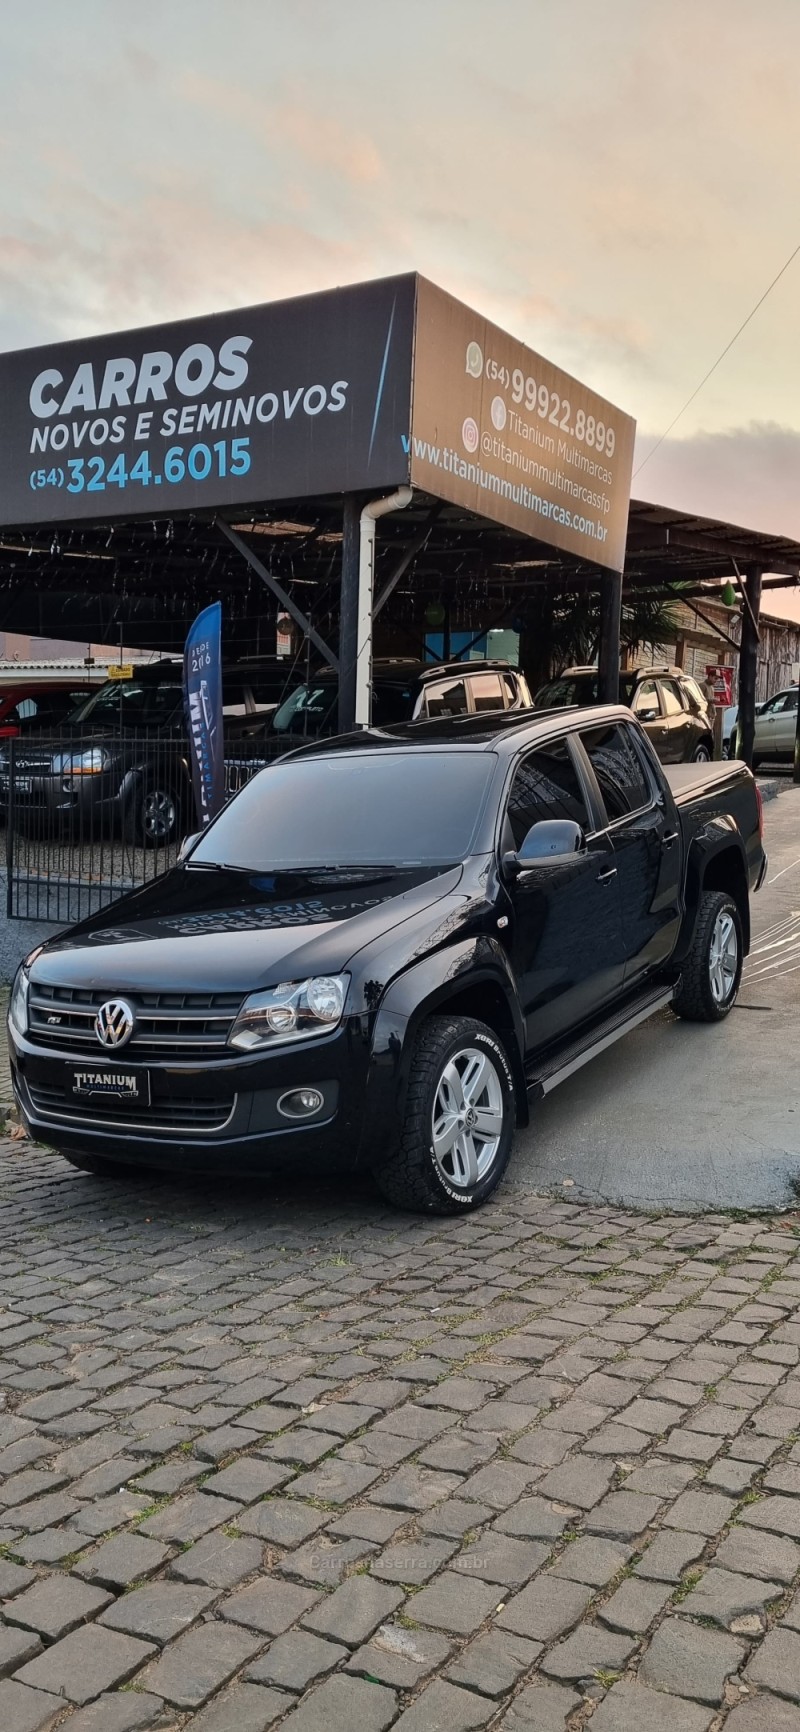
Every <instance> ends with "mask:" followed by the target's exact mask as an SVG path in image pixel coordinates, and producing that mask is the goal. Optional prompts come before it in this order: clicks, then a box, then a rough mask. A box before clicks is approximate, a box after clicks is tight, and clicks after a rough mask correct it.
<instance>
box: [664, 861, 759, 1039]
mask: <svg viewBox="0 0 800 1732" xmlns="http://www.w3.org/2000/svg"><path fill="white" fill-rule="evenodd" d="M743 960H744V947H743V943H742V920H741V915H740V913H739V910H738V908H737V906H736V903H735V902H734V900H733V897H732V896H729V895H728V894H727V892H726V891H725V890H704V891H703V894H702V896H701V897H700V904H699V907H698V910H697V919H696V921H695V928H694V936H693V938H692V947H691V950H690V951H689V955H688V956H687V958H686V961H685V963H684V964H683V972H682V975H681V983H680V987H679V988H678V993H677V996H676V998H675V1000H674V1002H673V1006H672V1008H673V1010H674V1011H675V1012H676V1014H677V1015H678V1016H681V1017H683V1018H684V1019H685V1020H686V1021H687V1022H722V1021H723V1019H724V1018H725V1017H726V1016H727V1015H728V1012H729V1011H731V1010H732V1009H733V1006H734V1004H735V1003H736V999H737V995H738V992H739V983H740V981H741V978H742V963H743Z"/></svg>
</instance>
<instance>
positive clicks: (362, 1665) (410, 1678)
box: [328, 1623, 453, 1690]
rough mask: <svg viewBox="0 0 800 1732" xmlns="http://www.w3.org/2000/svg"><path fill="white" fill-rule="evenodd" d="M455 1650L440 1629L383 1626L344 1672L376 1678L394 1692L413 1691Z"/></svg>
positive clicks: (360, 1649)
mask: <svg viewBox="0 0 800 1732" xmlns="http://www.w3.org/2000/svg"><path fill="white" fill-rule="evenodd" d="M328 1645H329V1644H328ZM452 1651H453V1644H452V1642H450V1641H448V1640H447V1638H446V1637H445V1636H442V1635H441V1634H440V1633H439V1631H437V1630H417V1629H406V1628H405V1626H404V1625H402V1624H392V1623H388V1624H381V1625H380V1627H379V1629H377V1630H376V1631H375V1634H374V1636H373V1637H372V1640H371V1641H369V1642H367V1643H366V1644H365V1645H364V1647H362V1648H357V1649H356V1651H355V1653H354V1654H353V1656H352V1658H351V1659H350V1660H348V1662H347V1666H346V1667H345V1670H346V1671H347V1672H358V1673H360V1674H363V1675H364V1676H366V1677H368V1678H377V1679H378V1681H379V1682H380V1683H381V1684H390V1685H391V1686H392V1688H393V1689H395V1690H414V1689H416V1687H417V1685H418V1684H419V1683H421V1681H422V1679H423V1678H427V1677H429V1676H430V1674H431V1672H433V1671H435V1670H436V1668H437V1667H438V1666H443V1665H444V1662H445V1660H447V1659H448V1658H449V1656H450V1654H451V1653H452ZM337 1652H340V1650H338V1649H337Z"/></svg>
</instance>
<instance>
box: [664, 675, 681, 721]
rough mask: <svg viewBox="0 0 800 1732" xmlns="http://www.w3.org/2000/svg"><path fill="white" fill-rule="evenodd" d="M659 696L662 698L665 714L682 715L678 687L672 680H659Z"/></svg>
mask: <svg viewBox="0 0 800 1732" xmlns="http://www.w3.org/2000/svg"><path fill="white" fill-rule="evenodd" d="M661 696H662V698H663V699H664V714H665V716H682V715H683V713H684V706H683V702H682V699H681V694H680V689H679V687H678V686H676V685H675V682H674V680H662V681H661Z"/></svg>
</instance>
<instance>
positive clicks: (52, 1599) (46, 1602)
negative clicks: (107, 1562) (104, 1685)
mask: <svg viewBox="0 0 800 1732" xmlns="http://www.w3.org/2000/svg"><path fill="white" fill-rule="evenodd" d="M111 1600H112V1595H111V1594H109V1593H106V1591H105V1590H104V1589H103V1588H94V1587H90V1585H89V1584H88V1582H78V1581H75V1580H74V1578H73V1579H70V1578H66V1579H65V1577H64V1576H62V1575H55V1576H45V1577H43V1578H42V1579H41V1580H40V1581H38V1582H36V1584H35V1586H34V1587H32V1588H29V1589H28V1590H27V1592H26V1593H24V1594H20V1595H18V1597H17V1598H16V1599H15V1600H12V1601H11V1603H10V1605H7V1606H4V1607H3V1616H4V1618H5V1620H6V1623H9V1624H21V1625H22V1627H23V1629H26V1630H36V1631H37V1633H38V1634H39V1635H40V1636H46V1637H47V1640H48V1641H50V1642H56V1641H58V1639H59V1637H61V1636H67V1635H69V1632H70V1630H76V1629H77V1628H78V1625H79V1624H84V1623H87V1622H88V1621H89V1619H91V1618H95V1617H97V1614H98V1612H102V1611H103V1610H104V1609H105V1607H106V1606H109V1605H110V1604H111Z"/></svg>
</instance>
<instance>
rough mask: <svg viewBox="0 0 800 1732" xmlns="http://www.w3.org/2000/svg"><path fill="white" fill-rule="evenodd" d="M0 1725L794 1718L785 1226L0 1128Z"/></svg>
mask: <svg viewBox="0 0 800 1732" xmlns="http://www.w3.org/2000/svg"><path fill="white" fill-rule="evenodd" d="M0 1174H1V1177H0V1192H1V1197H2V1209H3V1214H2V1221H3V1233H2V1240H1V1241H0V1304H2V1305H3V1306H4V1309H3V1310H2V1311H1V1312H0V1366H1V1369H2V1384H3V1389H4V1392H5V1395H4V1406H3V1409H2V1411H0V1546H1V1547H2V1550H1V1551H0V1597H1V1598H2V1625H0V1680H2V1681H0V1728H2V1732H45V1729H46V1728H50V1727H55V1726H62V1725H65V1726H68V1727H69V1729H70V1732H135V1729H136V1728H146V1727H154V1728H183V1727H185V1726H189V1727H192V1728H196V1732H267V1729H268V1728H271V1727H273V1726H279V1725H280V1726H281V1727H284V1726H285V1727H286V1729H287V1732H383V1729H384V1728H388V1727H397V1728H401V1729H402V1732H467V1729H470V1728H482V1727H487V1728H502V1729H503V1732H556V1729H562V1728H565V1727H570V1728H573V1727H574V1728H577V1727H579V1726H582V1725H584V1724H585V1723H586V1722H587V1721H588V1720H589V1719H591V1725H592V1732H641V1729H646V1732H709V1729H713V1728H718V1727H721V1726H723V1725H724V1726H725V1728H726V1732H800V1707H799V1706H795V1705H794V1704H800V1589H799V1590H798V1591H796V1590H795V1584H796V1583H798V1582H800V1443H798V1442H797V1441H796V1439H797V1438H798V1435H800V1369H798V1366H799V1364H800V1223H799V1222H798V1220H797V1218H796V1217H792V1216H785V1217H782V1218H778V1219H775V1220H769V1219H767V1218H764V1217H761V1218H755V1219H754V1218H749V1219H748V1218H741V1219H736V1218H732V1217H730V1216H722V1215H714V1216H707V1217H705V1218H704V1219H701V1220H698V1219H696V1218H695V1219H689V1218H687V1217H683V1218H681V1217H678V1216H676V1215H660V1216H657V1217H656V1216H646V1215H635V1214H633V1213H631V1212H625V1211H621V1210H619V1209H614V1208H611V1207H595V1208H587V1207H585V1206H582V1205H574V1204H570V1203H569V1202H562V1201H560V1200H559V1201H558V1202H553V1201H550V1200H547V1199H543V1198H537V1197H533V1196H527V1195H520V1194H519V1193H514V1192H513V1191H511V1190H508V1189H507V1190H505V1191H503V1192H501V1193H500V1195H499V1197H498V1198H497V1199H496V1200H495V1201H493V1202H491V1203H490V1204H489V1205H488V1206H487V1207H485V1208H484V1209H483V1210H482V1211H481V1212H480V1213H478V1214H476V1215H473V1216H470V1217H467V1218H464V1219H461V1220H457V1221H454V1222H451V1221H439V1220H434V1221H421V1220H416V1219H414V1218H411V1217H403V1216H397V1215H394V1214H390V1213H389V1212H388V1211H386V1210H384V1209H383V1208H382V1207H381V1206H379V1205H377V1204H376V1203H375V1201H374V1198H373V1196H372V1194H371V1193H367V1192H363V1193H358V1192H354V1191H353V1189H352V1188H348V1189H347V1190H346V1191H340V1192H338V1193H334V1192H331V1193H330V1194H326V1193H324V1192H321V1191H320V1190H319V1189H316V1190H315V1193H314V1197H313V1200H311V1199H309V1197H308V1195H307V1188H306V1194H305V1195H304V1194H302V1193H300V1192H292V1191H290V1190H288V1189H287V1188H285V1187H284V1188H282V1189H276V1188H274V1187H270V1188H269V1189H268V1188H267V1187H264V1188H252V1189H247V1188H245V1187H241V1188H240V1187H237V1188H236V1189H232V1188H231V1187H230V1186H223V1185H217V1186H210V1185H207V1184H204V1185H203V1186H202V1187H200V1186H198V1187H197V1188H194V1189H193V1188H191V1187H190V1186H187V1185H184V1186H181V1187H176V1186H172V1185H170V1184H156V1183H155V1182H153V1181H143V1182H141V1183H138V1184H134V1183H130V1184H129V1183H127V1182H120V1183H116V1184H110V1183H106V1184H103V1183H101V1182H100V1181H97V1180H95V1179H92V1178H89V1177H83V1176H80V1175H77V1174H75V1173H73V1172H72V1171H71V1170H70V1169H68V1168H67V1166H66V1165H65V1164H64V1163H63V1162H62V1161H61V1160H60V1159H59V1158H58V1157H56V1156H53V1155H48V1154H47V1153H45V1152H44V1151H37V1150H35V1149H32V1148H31V1147H30V1146H29V1145H25V1144H6V1145H3V1147H2V1153H1V1155H0Z"/></svg>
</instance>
